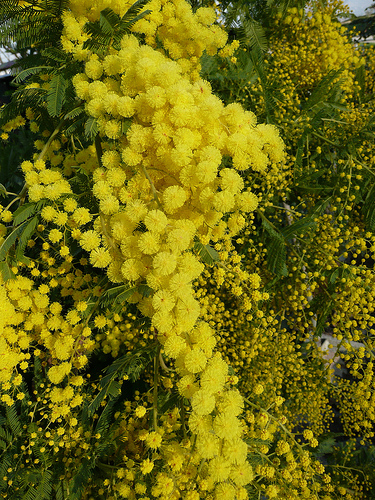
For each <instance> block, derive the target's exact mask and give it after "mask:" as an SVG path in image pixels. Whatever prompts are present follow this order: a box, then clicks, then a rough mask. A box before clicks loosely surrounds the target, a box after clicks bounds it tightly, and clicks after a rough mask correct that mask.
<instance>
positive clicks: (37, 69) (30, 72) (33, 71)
mask: <svg viewBox="0 0 375 500" xmlns="http://www.w3.org/2000/svg"><path fill="white" fill-rule="evenodd" d="M53 69H54V68H53V66H36V67H34V68H26V69H24V70H23V71H21V72H20V73H18V75H17V76H16V77H15V78H14V80H13V82H14V83H22V82H23V81H24V80H26V79H27V78H28V77H29V76H31V75H37V74H38V73H41V72H42V71H45V72H46V73H47V72H49V71H51V70H53Z"/></svg>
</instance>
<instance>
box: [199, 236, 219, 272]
mask: <svg viewBox="0 0 375 500" xmlns="http://www.w3.org/2000/svg"><path fill="white" fill-rule="evenodd" d="M194 250H195V251H196V252H197V254H198V255H199V256H200V258H201V259H202V261H203V262H204V263H205V264H208V265H209V266H212V265H213V264H214V263H215V262H219V260H220V257H219V254H218V252H217V251H216V250H215V249H214V248H212V247H211V246H210V245H203V244H202V243H201V242H200V241H197V242H196V243H195V245H194Z"/></svg>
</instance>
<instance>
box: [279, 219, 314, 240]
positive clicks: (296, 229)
mask: <svg viewBox="0 0 375 500" xmlns="http://www.w3.org/2000/svg"><path fill="white" fill-rule="evenodd" d="M315 219H316V217H315V215H312V216H311V215H308V216H306V217H303V218H302V219H299V220H297V221H296V222H294V223H293V224H291V225H290V226H288V227H286V228H285V229H283V230H282V234H283V236H284V238H285V239H287V240H288V239H289V238H292V237H294V236H297V235H298V234H300V233H304V232H305V231H307V230H308V231H311V230H313V229H315V228H316V225H317V223H316V221H315Z"/></svg>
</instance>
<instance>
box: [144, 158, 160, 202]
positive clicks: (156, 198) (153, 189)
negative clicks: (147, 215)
mask: <svg viewBox="0 0 375 500" xmlns="http://www.w3.org/2000/svg"><path fill="white" fill-rule="evenodd" d="M141 168H142V172H143V173H144V174H145V176H146V179H147V180H148V182H149V183H150V186H151V191H152V194H153V196H154V199H155V201H156V203H157V204H158V207H159V208H160V210H163V207H162V204H161V203H160V200H159V197H158V193H157V191H156V188H155V186H154V183H153V182H152V180H151V177H150V176H149V174H148V172H147V170H146V168H145V166H144V165H141Z"/></svg>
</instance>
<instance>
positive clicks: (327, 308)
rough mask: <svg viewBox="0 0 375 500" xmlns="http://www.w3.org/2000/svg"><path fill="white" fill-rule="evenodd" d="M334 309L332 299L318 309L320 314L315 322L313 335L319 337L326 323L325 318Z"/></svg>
mask: <svg viewBox="0 0 375 500" xmlns="http://www.w3.org/2000/svg"><path fill="white" fill-rule="evenodd" d="M333 307H334V301H333V300H332V299H330V300H328V301H327V302H325V303H324V304H322V307H321V309H320V314H319V316H318V320H317V322H316V328H315V332H314V333H315V335H320V334H321V333H322V332H323V330H324V328H325V326H326V323H327V318H328V316H329V315H330V313H331V311H332V309H333Z"/></svg>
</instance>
